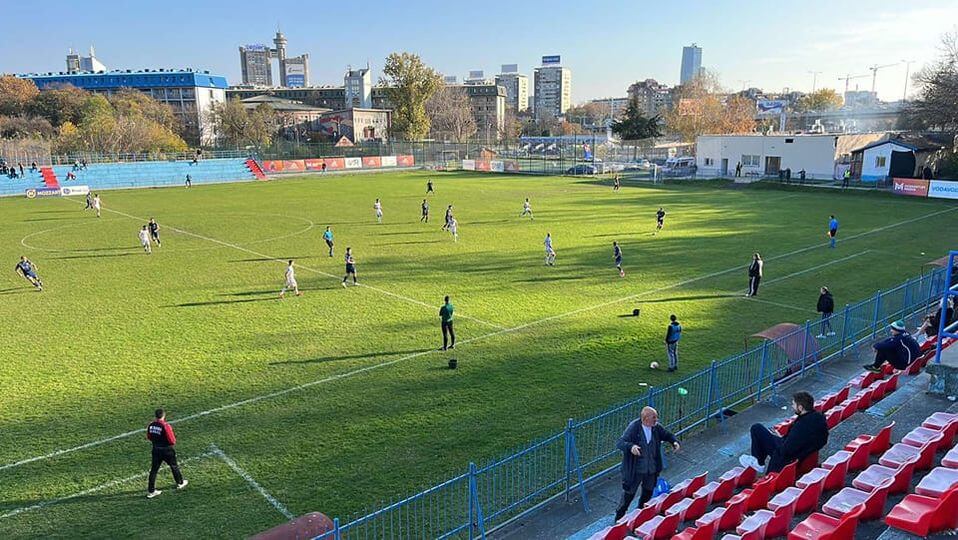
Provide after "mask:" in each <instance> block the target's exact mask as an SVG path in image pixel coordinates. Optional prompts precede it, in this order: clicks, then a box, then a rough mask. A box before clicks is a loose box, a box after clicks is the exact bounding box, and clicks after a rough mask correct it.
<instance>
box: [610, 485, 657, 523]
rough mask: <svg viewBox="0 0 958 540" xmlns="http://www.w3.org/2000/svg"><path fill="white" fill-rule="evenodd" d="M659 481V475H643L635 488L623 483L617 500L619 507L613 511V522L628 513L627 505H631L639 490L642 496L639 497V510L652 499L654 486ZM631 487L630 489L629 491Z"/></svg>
mask: <svg viewBox="0 0 958 540" xmlns="http://www.w3.org/2000/svg"><path fill="white" fill-rule="evenodd" d="M658 481H659V475H657V474H654V473H652V474H643V475H641V476H640V477H639V484H638V485H636V486H626V485H625V483H623V484H622V498H621V499H620V500H619V506H618V508H616V509H615V521H619V520H620V519H622V516H624V515H625V513H626V512H628V511H629V505H630V504H632V501H633V499H635V494H636V492H637V491H639V489H641V490H642V495H641V496H640V497H639V506H638V507H639V508H642V506H643V505H644V504H645V503H647V502H649V500H650V499H652V491H653V490H654V489H655V484H656V483H657V482H658ZM629 487H631V489H629Z"/></svg>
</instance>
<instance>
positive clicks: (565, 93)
mask: <svg viewBox="0 0 958 540" xmlns="http://www.w3.org/2000/svg"><path fill="white" fill-rule="evenodd" d="M559 61H560V58H559V56H543V57H542V66H541V67H537V68H536V70H535V82H534V85H535V115H536V119H540V118H555V117H557V116H562V115H563V114H565V112H566V111H567V110H568V109H569V107H571V106H572V70H571V69H569V68H565V67H562V66H560V65H559Z"/></svg>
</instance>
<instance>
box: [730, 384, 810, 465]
mask: <svg viewBox="0 0 958 540" xmlns="http://www.w3.org/2000/svg"><path fill="white" fill-rule="evenodd" d="M792 409H793V410H794V411H795V414H797V415H798V418H796V419H795V421H794V422H793V423H792V427H791V428H790V429H789V430H788V434H787V435H785V436H784V437H780V436H778V435H777V434H775V433H773V432H772V431H771V430H770V429H769V428H767V427H765V426H763V425H762V424H752V428H751V436H752V451H751V453H750V454H743V455H742V456H741V457H739V460H738V461H739V463H741V464H742V466H743V467H751V468H753V469H755V470H756V471H761V470H762V468H763V467H764V468H765V469H766V472H770V473H772V472H779V471H781V470H782V469H784V468H785V466H786V465H788V464H789V463H792V462H793V461H801V460H803V459H805V458H806V457H808V456H810V455H811V454H813V453H815V452H818V451H819V450H821V449H822V448H824V447H825V444H826V443H827V442H828V423H827V422H825V415H823V414H822V413H820V412H818V411H816V410H815V400H814V399H813V398H812V395H811V394H809V393H808V392H798V393H796V394H795V395H793V396H792ZM766 460H768V463H767V465H766Z"/></svg>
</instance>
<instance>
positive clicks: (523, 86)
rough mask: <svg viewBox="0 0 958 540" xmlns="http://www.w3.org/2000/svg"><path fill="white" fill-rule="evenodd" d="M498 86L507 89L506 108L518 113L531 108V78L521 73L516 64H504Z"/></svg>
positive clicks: (497, 78) (498, 77)
mask: <svg viewBox="0 0 958 540" xmlns="http://www.w3.org/2000/svg"><path fill="white" fill-rule="evenodd" d="M496 84H497V85H499V86H501V87H503V88H505V89H506V106H507V107H511V108H512V109H513V110H514V111H516V112H521V111H524V110H526V109H528V108H529V77H527V76H525V75H523V74H522V73H519V66H518V65H516V64H503V65H502V73H500V74H499V75H496Z"/></svg>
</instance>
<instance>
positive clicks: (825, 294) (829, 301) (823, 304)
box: [815, 285, 835, 339]
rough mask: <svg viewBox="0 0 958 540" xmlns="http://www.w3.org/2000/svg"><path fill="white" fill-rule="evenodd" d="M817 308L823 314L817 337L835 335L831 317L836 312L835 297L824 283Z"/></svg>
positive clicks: (820, 290)
mask: <svg viewBox="0 0 958 540" xmlns="http://www.w3.org/2000/svg"><path fill="white" fill-rule="evenodd" d="M815 310H816V311H818V312H819V313H821V314H822V323H821V325H820V326H819V327H818V335H817V336H815V337H817V338H818V339H824V338H825V336H834V335H835V332H834V331H833V330H832V322H831V318H832V313H834V312H835V299H834V298H832V293H831V291H829V290H828V287H825V286H824V285H823V286H822V288H821V289H819V295H818V305H817V306H816V307H815Z"/></svg>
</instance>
